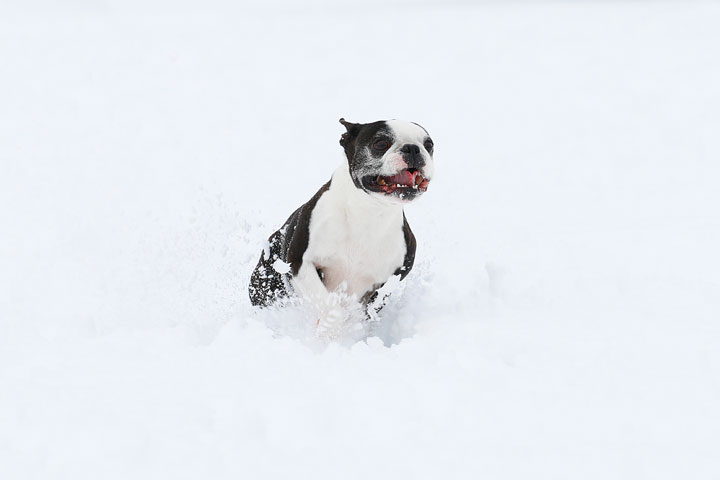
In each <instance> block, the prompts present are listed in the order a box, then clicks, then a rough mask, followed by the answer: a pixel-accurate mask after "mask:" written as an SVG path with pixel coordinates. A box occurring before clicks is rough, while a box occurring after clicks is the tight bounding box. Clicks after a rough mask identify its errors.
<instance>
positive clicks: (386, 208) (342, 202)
mask: <svg viewBox="0 0 720 480" xmlns="http://www.w3.org/2000/svg"><path fill="white" fill-rule="evenodd" d="M328 193H336V195H333V197H335V200H336V202H337V207H339V208H343V209H344V210H345V213H346V214H347V216H348V217H351V218H353V220H354V221H355V220H356V219H367V220H368V221H369V222H371V223H374V224H375V225H378V224H382V223H385V222H387V223H397V222H398V221H399V222H400V224H402V222H403V206H402V204H397V203H391V202H388V201H384V200H382V199H380V198H376V197H374V196H372V195H370V194H368V193H367V192H365V191H363V190H360V189H359V188H357V186H355V183H354V182H353V180H352V178H351V177H350V169H349V167H348V165H347V163H345V164H343V165H340V167H338V169H337V170H335V173H333V176H332V183H331V184H330V191H329V192H328Z"/></svg>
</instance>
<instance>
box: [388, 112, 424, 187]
mask: <svg viewBox="0 0 720 480" xmlns="http://www.w3.org/2000/svg"><path fill="white" fill-rule="evenodd" d="M385 123H386V124H387V126H388V127H389V128H390V130H392V133H393V137H394V140H395V142H394V143H393V146H392V147H391V148H390V150H389V151H388V152H387V153H386V154H385V156H384V158H383V170H384V171H385V172H384V173H387V174H394V173H397V172H398V171H400V170H402V169H404V168H407V165H406V164H405V161H404V160H403V154H402V152H400V149H401V148H402V147H403V146H404V145H407V144H413V145H417V146H418V147H420V152H421V154H422V156H423V158H424V159H425V167H423V169H422V172H421V173H422V174H423V176H424V177H425V178H427V179H432V176H433V173H434V165H433V159H432V157H431V156H430V154H429V153H428V152H427V150H425V146H424V143H425V139H426V138H428V134H427V132H426V131H425V130H424V129H423V128H422V127H420V126H419V125H416V124H414V123H412V122H405V121H403V120H388V121H386V122H385Z"/></svg>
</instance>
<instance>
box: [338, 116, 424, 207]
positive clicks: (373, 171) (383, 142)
mask: <svg viewBox="0 0 720 480" xmlns="http://www.w3.org/2000/svg"><path fill="white" fill-rule="evenodd" d="M340 123H342V124H343V125H344V126H345V128H346V129H347V132H345V133H343V135H342V137H341V138H340V145H342V146H343V148H344V149H345V155H346V156H347V159H348V164H349V166H350V177H351V178H352V180H353V182H354V183H355V186H356V187H357V188H359V189H361V190H363V191H365V192H367V193H368V194H370V195H373V196H376V197H378V198H382V199H384V200H388V201H391V202H394V203H398V202H399V203H404V202H410V201H412V200H414V199H416V198H417V197H419V196H420V195H422V194H423V193H425V191H427V188H428V184H429V183H430V179H431V178H432V176H433V171H434V169H433V149H434V144H433V141H432V139H431V138H430V135H428V133H427V131H426V130H425V129H424V128H423V127H421V126H420V125H418V124H416V123H412V122H403V121H400V120H381V121H379V122H373V123H350V122H347V121H345V119H344V118H341V119H340Z"/></svg>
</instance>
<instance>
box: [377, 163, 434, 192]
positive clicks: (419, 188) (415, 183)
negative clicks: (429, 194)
mask: <svg viewBox="0 0 720 480" xmlns="http://www.w3.org/2000/svg"><path fill="white" fill-rule="evenodd" d="M429 183H430V181H429V180H428V179H427V178H425V177H423V175H422V174H421V173H420V172H419V171H418V170H416V169H414V168H408V169H405V170H402V171H401V172H400V173H398V174H396V175H391V176H388V177H384V176H382V175H377V176H372V175H371V176H367V177H364V178H363V184H364V186H365V188H367V189H368V190H371V191H373V192H382V193H387V194H393V193H400V194H409V193H419V192H425V191H426V190H427V188H428V184H429Z"/></svg>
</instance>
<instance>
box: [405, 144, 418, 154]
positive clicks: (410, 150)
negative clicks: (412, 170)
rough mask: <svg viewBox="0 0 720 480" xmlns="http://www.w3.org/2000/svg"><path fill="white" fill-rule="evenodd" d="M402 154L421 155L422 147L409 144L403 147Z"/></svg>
mask: <svg viewBox="0 0 720 480" xmlns="http://www.w3.org/2000/svg"><path fill="white" fill-rule="evenodd" d="M400 151H401V152H402V153H409V154H411V155H417V154H418V153H420V147H418V146H417V145H413V144H412V143H408V144H406V145H403V147H402V148H401V149H400Z"/></svg>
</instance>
